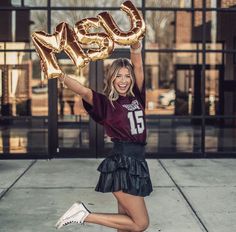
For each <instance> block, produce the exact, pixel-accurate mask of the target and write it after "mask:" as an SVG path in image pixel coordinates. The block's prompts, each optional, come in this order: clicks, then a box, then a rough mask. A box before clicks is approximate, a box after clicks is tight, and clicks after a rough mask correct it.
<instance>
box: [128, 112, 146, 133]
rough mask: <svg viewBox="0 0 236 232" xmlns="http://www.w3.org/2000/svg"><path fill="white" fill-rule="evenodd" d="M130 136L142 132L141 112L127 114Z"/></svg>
mask: <svg viewBox="0 0 236 232" xmlns="http://www.w3.org/2000/svg"><path fill="white" fill-rule="evenodd" d="M128 119H129V123H130V128H131V134H132V135H136V134H142V133H143V131H144V121H143V111H142V110H139V111H131V112H129V113H128Z"/></svg>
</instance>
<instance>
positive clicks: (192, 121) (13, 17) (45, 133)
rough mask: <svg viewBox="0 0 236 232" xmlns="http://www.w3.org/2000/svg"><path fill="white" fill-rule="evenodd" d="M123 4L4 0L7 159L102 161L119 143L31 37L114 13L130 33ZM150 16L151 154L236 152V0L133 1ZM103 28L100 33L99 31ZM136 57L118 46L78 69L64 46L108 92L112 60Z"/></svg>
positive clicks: (88, 80) (1, 77)
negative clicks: (46, 71) (44, 60)
mask: <svg viewBox="0 0 236 232" xmlns="http://www.w3.org/2000/svg"><path fill="white" fill-rule="evenodd" d="M122 2H123V1H121V0H119V1H117V0H109V1H105V0H101V1H95V0H94V1H93V0H91V1H85V0H70V1H62V0H4V1H1V2H0V16H1V17H0V158H2V159H11V158H12V159H18V158H19V159H20V158H30V159H31V158H45V159H50V158H57V157H103V156H105V155H106V154H107V153H108V152H109V150H110V149H111V146H112V143H111V141H110V139H109V138H108V137H107V135H106V133H105V132H104V130H103V128H102V127H100V126H99V125H97V124H96V123H94V122H93V121H92V119H90V117H89V116H88V115H87V113H86V112H85V110H84V109H83V106H82V102H81V98H80V97H79V96H77V95H75V94H74V93H73V92H71V91H70V90H68V89H66V88H63V87H62V86H60V84H59V83H58V82H57V80H56V79H51V80H46V79H45V77H44V75H43V73H42V72H41V69H40V60H39V57H38V56H37V54H36V52H35V49H34V46H33V44H32V41H31V37H30V35H31V34H32V32H34V31H45V32H48V33H50V34H52V33H54V32H55V27H56V26H57V25H58V24H59V23H60V22H67V23H68V24H69V25H70V26H71V27H73V26H74V25H75V23H76V22H77V21H79V20H81V19H83V18H87V17H95V16H96V15H97V14H98V13H101V12H103V11H109V13H110V14H111V15H112V16H113V18H114V20H115V21H116V23H117V24H118V26H119V27H120V28H121V29H122V30H125V31H127V30H129V28H130V23H129V18H128V16H127V15H126V14H125V13H124V12H123V11H121V10H120V5H121V4H122ZM132 2H133V3H134V5H135V6H136V7H138V9H139V10H140V11H141V12H142V15H143V17H144V20H145V22H146V29H147V30H146V35H145V37H144V39H143V48H144V49H143V60H144V67H145V80H146V96H147V99H146V115H147V143H148V144H147V148H146V151H147V157H155V158H209V157H221V158H224V157H235V156H236V30H235V28H236V27H234V24H235V22H236V0H148V1H144V0H133V1H132ZM100 30H102V29H100ZM118 57H127V58H129V48H128V47H126V46H123V47H122V46H116V49H115V51H114V52H113V54H112V55H111V56H110V57H109V58H107V59H105V60H100V61H96V62H90V63H89V65H87V66H86V67H84V68H83V69H76V67H75V66H74V65H73V63H72V61H71V60H70V59H69V57H68V56H67V55H66V54H64V53H63V52H62V53H60V54H57V59H58V62H59V64H60V67H61V68H62V69H63V70H64V71H65V72H66V73H67V74H69V75H71V76H72V77H74V78H76V79H77V80H78V81H80V82H81V83H82V84H84V85H86V86H88V87H91V88H92V89H94V90H96V91H98V92H102V91H103V88H104V76H105V75H106V72H107V70H108V69H109V65H110V64H111V62H112V61H113V60H114V59H116V58H118Z"/></svg>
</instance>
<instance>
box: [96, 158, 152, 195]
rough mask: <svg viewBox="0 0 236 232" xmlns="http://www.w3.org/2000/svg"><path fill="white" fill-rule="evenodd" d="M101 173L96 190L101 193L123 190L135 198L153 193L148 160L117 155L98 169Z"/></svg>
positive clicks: (103, 162)
mask: <svg viewBox="0 0 236 232" xmlns="http://www.w3.org/2000/svg"><path fill="white" fill-rule="evenodd" d="M97 170H98V171H99V172H101V173H100V177H99V180H98V184H97V186H96V188H95V190H96V191H99V192H103V193H104V192H117V191H120V190H122V191H123V192H125V193H129V194H132V195H135V196H143V197H144V196H148V195H149V194H150V193H151V192H152V190H153V189H152V183H151V179H150V175H149V169H148V165H147V162H146V160H145V159H144V160H138V159H136V158H134V157H131V156H124V155H121V154H116V155H112V156H108V157H107V158H106V159H104V160H103V161H102V163H101V164H100V165H99V166H98V169H97Z"/></svg>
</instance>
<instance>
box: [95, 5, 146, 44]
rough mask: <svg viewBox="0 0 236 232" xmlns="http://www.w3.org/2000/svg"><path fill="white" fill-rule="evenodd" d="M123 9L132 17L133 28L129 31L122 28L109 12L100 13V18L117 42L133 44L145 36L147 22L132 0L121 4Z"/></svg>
mask: <svg viewBox="0 0 236 232" xmlns="http://www.w3.org/2000/svg"><path fill="white" fill-rule="evenodd" d="M121 10H123V11H125V12H126V13H127V15H128V16H129V17H130V22H131V29H130V30H129V31H128V32H124V31H122V30H120V28H119V27H118V26H117V24H116V23H115V21H114V19H113V18H112V16H111V15H110V14H109V13H108V12H102V13H100V14H99V15H98V18H99V19H100V21H101V24H102V26H103V27H104V29H105V30H106V32H107V33H108V34H109V35H110V37H111V38H112V39H113V40H114V41H115V42H116V43H117V44H120V45H131V44H134V43H136V42H137V41H138V40H139V39H141V38H143V36H144V34H145V22H144V20H143V18H142V16H141V15H140V14H139V12H138V10H137V8H136V7H135V6H134V5H133V3H132V2H131V1H126V2H124V3H123V4H122V5H121Z"/></svg>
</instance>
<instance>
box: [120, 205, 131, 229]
mask: <svg viewBox="0 0 236 232" xmlns="http://www.w3.org/2000/svg"><path fill="white" fill-rule="evenodd" d="M117 204H118V213H119V214H124V215H128V214H127V213H126V211H125V209H124V208H123V207H122V205H121V204H120V203H119V201H117ZM117 232H129V231H128V230H119V229H118V230H117Z"/></svg>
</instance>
